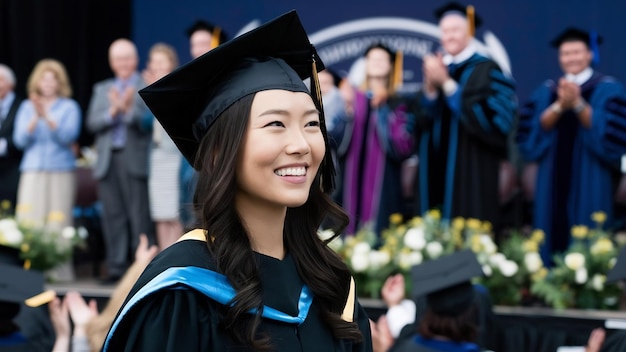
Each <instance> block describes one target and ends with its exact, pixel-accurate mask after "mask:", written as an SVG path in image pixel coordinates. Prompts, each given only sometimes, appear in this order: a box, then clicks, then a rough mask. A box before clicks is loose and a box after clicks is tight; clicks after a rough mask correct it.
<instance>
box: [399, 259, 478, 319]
mask: <svg viewBox="0 0 626 352" xmlns="http://www.w3.org/2000/svg"><path fill="white" fill-rule="evenodd" d="M482 275H483V271H482V267H481V266H480V263H478V260H476V255H475V254H474V252H472V251H471V250H463V251H460V252H456V253H453V254H450V255H446V256H443V257H439V258H438V259H435V260H430V261H427V262H424V263H422V264H420V265H416V266H414V267H413V268H412V269H411V279H412V282H413V298H414V299H417V298H418V297H419V296H421V295H426V302H427V303H426V304H427V306H428V308H430V309H432V310H433V311H434V312H435V313H437V314H442V315H458V314H461V313H463V312H464V311H466V310H467V309H468V308H469V307H470V306H471V305H472V303H473V302H474V287H473V286H472V283H471V279H472V278H474V277H477V276H482Z"/></svg>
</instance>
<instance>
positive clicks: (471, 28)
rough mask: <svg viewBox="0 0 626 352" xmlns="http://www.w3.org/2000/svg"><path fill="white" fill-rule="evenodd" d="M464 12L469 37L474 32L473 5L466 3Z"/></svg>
mask: <svg viewBox="0 0 626 352" xmlns="http://www.w3.org/2000/svg"><path fill="white" fill-rule="evenodd" d="M465 12H466V13H467V25H468V27H469V28H468V31H467V32H468V33H469V36H470V37H473V36H474V33H476V24H475V20H474V6H472V5H467V8H466V10H465Z"/></svg>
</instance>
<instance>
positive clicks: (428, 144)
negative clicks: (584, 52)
mask: <svg viewBox="0 0 626 352" xmlns="http://www.w3.org/2000/svg"><path fill="white" fill-rule="evenodd" d="M435 14H436V16H437V18H439V28H440V29H441V45H442V48H443V50H444V52H445V55H442V54H438V55H428V56H426V57H424V60H423V74H424V85H423V89H422V90H421V91H420V93H419V94H418V99H419V102H420V105H421V107H422V109H423V113H422V114H420V115H418V118H417V125H416V128H415V130H416V131H417V144H416V145H417V150H418V156H419V170H418V176H417V178H418V182H417V197H416V202H417V204H416V208H415V210H416V211H417V212H418V213H419V214H423V213H424V212H426V211H428V210H430V209H433V208H439V209H440V210H441V214H442V217H443V218H446V219H450V218H452V217H457V216H461V217H467V218H477V219H480V220H483V221H490V222H492V223H494V222H497V220H498V217H499V216H498V213H499V198H498V180H499V168H500V163H501V161H503V160H505V159H506V158H507V136H508V135H509V134H510V133H511V130H512V129H513V125H514V122H515V121H514V120H515V116H516V96H515V91H514V87H513V82H512V80H511V78H509V77H507V76H506V75H505V74H503V72H502V70H501V69H500V67H498V65H497V64H496V63H495V62H494V61H493V60H490V59H488V58H487V57H485V56H483V55H481V54H479V53H477V48H476V46H475V45H474V43H473V33H472V32H473V28H475V26H476V27H477V26H478V25H480V22H481V21H480V18H479V17H478V16H474V14H473V8H472V10H471V11H469V15H468V11H467V9H466V8H465V7H464V6H461V5H460V4H458V3H450V4H447V5H444V6H443V7H441V8H439V9H438V10H437V11H436V12H435Z"/></svg>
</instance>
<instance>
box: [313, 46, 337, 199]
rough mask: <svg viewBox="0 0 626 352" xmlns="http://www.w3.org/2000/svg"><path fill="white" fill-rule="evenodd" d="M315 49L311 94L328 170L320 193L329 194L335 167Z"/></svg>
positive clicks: (324, 175)
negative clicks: (319, 125) (320, 130)
mask: <svg viewBox="0 0 626 352" xmlns="http://www.w3.org/2000/svg"><path fill="white" fill-rule="evenodd" d="M314 53H315V49H313V54H312V55H311V94H312V97H313V103H314V104H315V107H316V108H317V110H318V111H319V112H320V124H321V129H322V133H323V135H324V142H325V144H326V149H327V150H326V157H325V158H324V167H325V169H326V170H328V174H327V175H326V174H323V173H322V175H321V180H320V183H321V186H322V191H323V192H325V193H327V194H330V193H331V192H332V191H333V190H334V189H335V165H334V164H333V160H332V157H330V153H329V150H328V148H329V142H328V131H327V130H326V118H325V117H324V105H323V103H322V89H321V88H320V80H319V77H318V76H317V64H316V63H315V54H314Z"/></svg>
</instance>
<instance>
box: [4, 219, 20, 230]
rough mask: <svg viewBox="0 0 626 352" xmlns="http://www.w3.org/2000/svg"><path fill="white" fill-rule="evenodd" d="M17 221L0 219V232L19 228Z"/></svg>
mask: <svg viewBox="0 0 626 352" xmlns="http://www.w3.org/2000/svg"><path fill="white" fill-rule="evenodd" d="M17 228H18V227H17V222H15V220H13V219H2V220H0V232H5V231H11V230H17Z"/></svg>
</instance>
